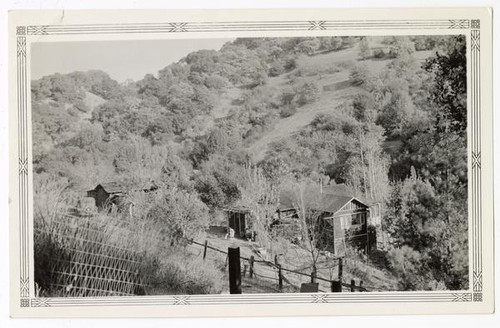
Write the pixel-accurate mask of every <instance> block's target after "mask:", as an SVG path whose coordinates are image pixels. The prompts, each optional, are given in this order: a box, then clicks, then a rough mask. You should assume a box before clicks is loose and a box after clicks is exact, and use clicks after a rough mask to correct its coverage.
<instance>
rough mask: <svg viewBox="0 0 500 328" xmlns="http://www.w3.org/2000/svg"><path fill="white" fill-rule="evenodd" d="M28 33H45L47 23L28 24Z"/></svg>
mask: <svg viewBox="0 0 500 328" xmlns="http://www.w3.org/2000/svg"><path fill="white" fill-rule="evenodd" d="M27 32H28V35H47V25H32V26H28V29H27Z"/></svg>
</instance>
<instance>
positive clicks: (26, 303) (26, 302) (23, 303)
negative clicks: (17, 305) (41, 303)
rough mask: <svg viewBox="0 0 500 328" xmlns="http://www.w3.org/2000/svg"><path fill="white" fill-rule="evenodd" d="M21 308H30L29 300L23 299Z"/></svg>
mask: <svg viewBox="0 0 500 328" xmlns="http://www.w3.org/2000/svg"><path fill="white" fill-rule="evenodd" d="M21 307H30V300H29V299H28V298H21Z"/></svg>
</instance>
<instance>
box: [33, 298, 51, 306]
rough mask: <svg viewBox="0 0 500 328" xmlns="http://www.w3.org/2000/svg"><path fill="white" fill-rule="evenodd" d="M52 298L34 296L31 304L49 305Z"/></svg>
mask: <svg viewBox="0 0 500 328" xmlns="http://www.w3.org/2000/svg"><path fill="white" fill-rule="evenodd" d="M49 300H50V298H32V299H31V306H32V307H49V306H50V304H49Z"/></svg>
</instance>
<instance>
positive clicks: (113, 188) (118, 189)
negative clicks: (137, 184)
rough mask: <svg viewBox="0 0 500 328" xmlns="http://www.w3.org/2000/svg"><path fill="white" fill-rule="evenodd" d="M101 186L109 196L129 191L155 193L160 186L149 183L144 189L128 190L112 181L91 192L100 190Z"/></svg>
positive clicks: (101, 184)
mask: <svg viewBox="0 0 500 328" xmlns="http://www.w3.org/2000/svg"><path fill="white" fill-rule="evenodd" d="M99 186H101V187H102V189H104V191H106V192H107V193H108V194H118V193H125V192H128V191H144V192H148V191H154V190H157V189H158V186H157V185H156V184H155V183H154V182H151V183H148V184H146V185H144V186H143V187H142V188H134V189H131V188H126V187H125V186H124V185H122V184H120V183H119V182H116V181H111V182H103V183H100V184H98V185H97V186H96V187H95V188H94V189H91V190H89V191H94V190H97V189H98V188H99Z"/></svg>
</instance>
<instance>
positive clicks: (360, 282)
mask: <svg viewBox="0 0 500 328" xmlns="http://www.w3.org/2000/svg"><path fill="white" fill-rule="evenodd" d="M359 287H361V288H360V289H359V291H360V292H364V290H363V289H364V288H363V280H360V281H359Z"/></svg>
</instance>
